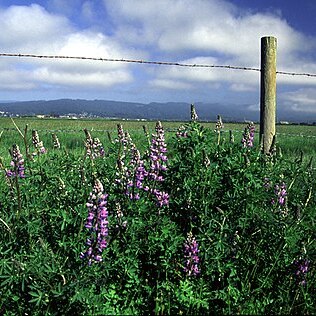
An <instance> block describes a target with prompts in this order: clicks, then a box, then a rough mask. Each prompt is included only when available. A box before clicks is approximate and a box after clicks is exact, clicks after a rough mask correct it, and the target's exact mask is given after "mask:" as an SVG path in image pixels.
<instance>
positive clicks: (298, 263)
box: [294, 258, 310, 286]
mask: <svg viewBox="0 0 316 316" xmlns="http://www.w3.org/2000/svg"><path fill="white" fill-rule="evenodd" d="M294 266H295V276H296V280H297V281H298V283H299V284H300V285H303V286H304V285H306V275H307V273H308V271H309V266H310V261H309V260H308V259H301V258H300V259H297V260H295V261H294Z"/></svg>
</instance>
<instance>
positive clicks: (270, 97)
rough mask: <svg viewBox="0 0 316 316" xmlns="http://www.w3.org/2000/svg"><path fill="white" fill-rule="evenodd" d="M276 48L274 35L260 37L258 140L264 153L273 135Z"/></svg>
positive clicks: (267, 149) (269, 145)
mask: <svg viewBox="0 0 316 316" xmlns="http://www.w3.org/2000/svg"><path fill="white" fill-rule="evenodd" d="M276 50H277V39H276V38H275V37H273V36H266V37H262V38H261V82H260V142H262V144H263V152H264V153H269V151H270V148H271V145H272V141H273V137H274V136H275V116H276ZM262 138H263V139H262Z"/></svg>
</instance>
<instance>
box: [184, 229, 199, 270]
mask: <svg viewBox="0 0 316 316" xmlns="http://www.w3.org/2000/svg"><path fill="white" fill-rule="evenodd" d="M198 254H199V245H198V243H197V241H196V239H195V237H193V234H192V232H189V233H188V235H187V239H186V241H185V243H184V258H185V266H184V272H185V273H186V275H187V276H197V275H198V274H199V273H200V270H199V267H198V264H199V261H200V259H199V255H198Z"/></svg>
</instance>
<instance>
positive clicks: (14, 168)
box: [6, 144, 25, 178]
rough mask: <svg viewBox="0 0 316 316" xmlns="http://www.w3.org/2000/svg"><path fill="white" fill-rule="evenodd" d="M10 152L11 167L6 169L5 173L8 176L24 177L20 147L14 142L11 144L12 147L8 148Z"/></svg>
mask: <svg viewBox="0 0 316 316" xmlns="http://www.w3.org/2000/svg"><path fill="white" fill-rule="evenodd" d="M10 154H11V159H12V160H11V162H10V165H11V169H10V170H7V171H6V175H7V177H9V178H12V177H19V178H25V174H24V171H25V168H24V159H23V156H22V154H21V152H20V148H19V146H18V145H16V144H14V145H12V149H11V150H10Z"/></svg>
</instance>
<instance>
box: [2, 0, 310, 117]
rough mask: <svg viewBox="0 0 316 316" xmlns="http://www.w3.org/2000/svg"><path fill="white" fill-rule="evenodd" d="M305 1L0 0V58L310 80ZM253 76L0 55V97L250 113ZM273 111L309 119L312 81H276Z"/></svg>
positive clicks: (255, 95) (255, 85)
mask: <svg viewBox="0 0 316 316" xmlns="http://www.w3.org/2000/svg"><path fill="white" fill-rule="evenodd" d="M315 15H316V1H315V0H305V1H297V0H295V1H294V0H265V1H262V0H235V1H224V0H95V1H91V0H90V1H89V0H86V1H84V0H71V1H65V0H42V1H36V0H34V1H23V0H22V1H14V0H13V1H12V0H11V1H7V0H0V30H1V33H0V52H1V53H26V54H47V55H49V54H50V55H70V56H85V57H104V58H124V59H143V60H162V61H173V62H185V63H201V64H220V65H221V64H225V65H227V64H228V65H237V66H248V67H257V68H258V67H260V38H261V37H262V36H268V35H272V36H276V37H277V40H278V55H277V60H278V62H277V69H278V70H280V71H293V72H309V73H316V27H315ZM259 76H260V74H259V73H258V72H245V71H237V70H236V71H231V70H225V69H198V68H194V69H192V68H179V67H167V66H153V65H141V64H126V63H114V62H92V61H75V60H44V59H41V60H39V59H23V58H8V57H1V58H0V100H39V99H47V100H48V99H58V98H86V99H109V100H122V101H134V102H145V103H149V102H167V101H179V102H208V103H220V104H231V105H232V106H238V105H240V104H243V105H244V104H246V105H248V108H249V109H250V110H253V111H257V110H258V108H259ZM277 84H278V106H282V107H283V108H284V109H289V110H291V111H304V112H309V113H311V115H313V116H315V118H316V78H307V77H290V76H282V75H278V77H277Z"/></svg>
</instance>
